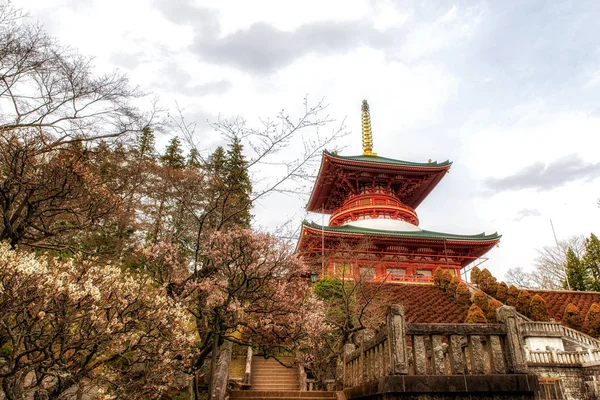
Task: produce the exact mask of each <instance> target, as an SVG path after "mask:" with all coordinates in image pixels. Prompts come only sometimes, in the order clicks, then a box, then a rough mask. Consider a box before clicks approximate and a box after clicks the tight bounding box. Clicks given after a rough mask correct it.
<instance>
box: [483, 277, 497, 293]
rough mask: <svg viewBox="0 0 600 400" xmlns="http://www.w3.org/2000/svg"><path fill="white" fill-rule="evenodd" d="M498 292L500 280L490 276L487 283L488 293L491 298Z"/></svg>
mask: <svg viewBox="0 0 600 400" xmlns="http://www.w3.org/2000/svg"><path fill="white" fill-rule="evenodd" d="M497 291H498V280H497V279H496V278H494V277H493V276H490V277H489V278H488V281H487V291H486V293H487V294H489V295H490V296H494V295H496V292H497Z"/></svg>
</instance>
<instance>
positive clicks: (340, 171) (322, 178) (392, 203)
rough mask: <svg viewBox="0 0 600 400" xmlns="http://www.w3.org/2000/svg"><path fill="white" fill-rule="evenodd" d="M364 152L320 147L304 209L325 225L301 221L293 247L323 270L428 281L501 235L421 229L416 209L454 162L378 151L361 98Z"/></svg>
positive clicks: (467, 260) (370, 277)
mask: <svg viewBox="0 0 600 400" xmlns="http://www.w3.org/2000/svg"><path fill="white" fill-rule="evenodd" d="M362 138H363V150H364V151H363V154H362V155H358V156H340V155H337V154H332V153H329V152H324V153H323V158H322V160H321V168H320V170H319V175H318V177H317V180H316V182H315V186H314V188H313V191H312V194H311V197H310V200H309V202H308V205H307V207H306V208H307V210H308V211H311V212H318V213H324V214H330V215H331V216H330V218H329V224H328V225H327V226H321V225H317V224H314V223H310V222H306V221H305V222H304V223H303V224H302V232H301V236H300V239H299V242H298V247H297V251H298V252H299V253H300V254H301V255H302V257H303V258H304V259H305V260H306V261H307V262H308V263H309V264H310V265H312V268H313V271H314V272H317V273H320V274H335V275H338V276H343V277H346V278H357V277H359V276H360V277H361V278H362V279H363V280H379V281H381V280H388V281H401V282H424V283H427V282H431V281H432V280H433V271H434V270H435V269H436V268H438V267H441V268H444V269H448V270H450V271H451V272H452V273H453V274H454V275H456V276H457V277H459V278H460V270H461V269H462V268H464V267H465V266H467V265H468V264H470V263H471V262H473V261H475V260H476V259H478V258H480V257H482V256H483V255H484V254H485V253H487V252H488V251H489V250H490V249H491V248H492V247H493V246H494V245H496V244H497V243H498V242H499V240H500V235H498V234H497V233H494V234H491V235H486V234H484V233H481V234H478V235H456V234H449V233H441V232H433V231H427V230H423V229H421V228H420V227H419V218H418V216H417V212H416V208H417V207H418V206H419V204H421V202H422V201H423V200H424V199H425V198H426V197H427V195H428V194H429V193H431V191H432V190H433V189H434V188H435V186H436V185H437V184H438V183H439V182H440V180H441V179H442V178H443V177H444V175H445V174H446V173H447V172H448V171H449V169H450V166H451V164H452V163H451V162H449V161H444V162H442V163H438V162H431V161H430V162H427V163H415V162H408V161H401V160H394V159H391V158H385V157H379V156H378V155H377V154H375V153H373V136H372V132H371V121H370V115H369V106H368V104H367V101H366V100H365V101H363V104H362Z"/></svg>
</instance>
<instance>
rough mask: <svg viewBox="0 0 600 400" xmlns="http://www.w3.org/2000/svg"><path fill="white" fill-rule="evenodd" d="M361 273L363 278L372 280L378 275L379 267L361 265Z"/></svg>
mask: <svg viewBox="0 0 600 400" xmlns="http://www.w3.org/2000/svg"><path fill="white" fill-rule="evenodd" d="M359 273H360V278H361V279H362V280H364V281H371V280H373V279H375V277H376V276H377V269H376V268H375V267H360V269H359Z"/></svg>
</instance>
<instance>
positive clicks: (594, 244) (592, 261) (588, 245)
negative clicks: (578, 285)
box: [581, 233, 600, 291]
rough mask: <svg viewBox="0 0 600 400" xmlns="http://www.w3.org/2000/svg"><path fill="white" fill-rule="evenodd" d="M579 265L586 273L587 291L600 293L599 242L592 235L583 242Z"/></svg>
mask: <svg viewBox="0 0 600 400" xmlns="http://www.w3.org/2000/svg"><path fill="white" fill-rule="evenodd" d="M581 263H582V264H583V268H584V269H585V271H586V273H587V277H586V287H587V290H594V291H600V240H599V239H598V237H597V236H596V235H594V234H593V233H592V234H591V235H590V237H589V238H588V239H586V240H585V253H584V255H583V257H582V258H581Z"/></svg>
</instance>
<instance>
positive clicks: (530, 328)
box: [521, 321, 600, 349]
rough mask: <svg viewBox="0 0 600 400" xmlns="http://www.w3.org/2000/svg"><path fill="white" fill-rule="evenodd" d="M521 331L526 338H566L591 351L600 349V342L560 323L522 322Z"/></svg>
mask: <svg viewBox="0 0 600 400" xmlns="http://www.w3.org/2000/svg"><path fill="white" fill-rule="evenodd" d="M521 330H522V332H523V335H524V336H526V337H527V336H545V337H564V338H566V339H570V340H572V341H574V342H577V343H579V344H581V346H582V347H585V348H589V349H600V341H599V340H598V339H594V338H593V337H591V336H589V335H586V334H585V333H582V332H579V331H577V330H575V329H572V328H569V327H566V326H564V325H562V324H560V323H558V322H533V321H528V322H522V323H521Z"/></svg>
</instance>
